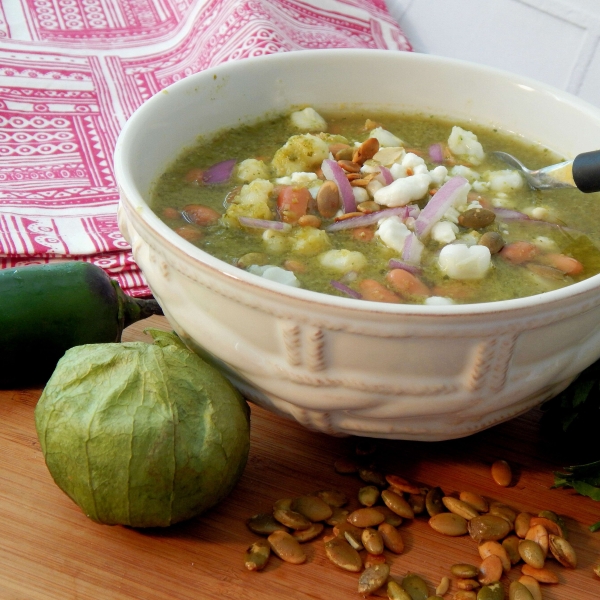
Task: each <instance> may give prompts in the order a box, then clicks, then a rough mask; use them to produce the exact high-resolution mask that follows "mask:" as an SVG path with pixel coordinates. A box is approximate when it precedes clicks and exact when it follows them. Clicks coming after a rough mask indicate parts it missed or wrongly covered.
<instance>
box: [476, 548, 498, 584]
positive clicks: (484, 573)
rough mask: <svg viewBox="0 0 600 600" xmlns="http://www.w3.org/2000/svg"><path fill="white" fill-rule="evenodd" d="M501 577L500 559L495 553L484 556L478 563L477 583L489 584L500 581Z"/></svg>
mask: <svg viewBox="0 0 600 600" xmlns="http://www.w3.org/2000/svg"><path fill="white" fill-rule="evenodd" d="M501 577H502V561H501V560H500V558H499V557H498V556H496V555H495V554H490V555H489V556H486V557H485V558H484V559H483V560H482V561H481V564H480V565H479V577H478V580H479V583H481V585H491V584H492V583H496V582H497V581H500V579H501Z"/></svg>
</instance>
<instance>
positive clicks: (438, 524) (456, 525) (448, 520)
mask: <svg viewBox="0 0 600 600" xmlns="http://www.w3.org/2000/svg"><path fill="white" fill-rule="evenodd" d="M429 525H430V526H431V528H432V529H433V530H434V531H437V532H438V533H441V534H443V535H449V536H459V535H465V533H467V521H466V519H465V518H464V517H461V516H460V515H455V514H454V513H448V512H447V513H438V514H437V515H435V516H433V517H431V518H430V519H429Z"/></svg>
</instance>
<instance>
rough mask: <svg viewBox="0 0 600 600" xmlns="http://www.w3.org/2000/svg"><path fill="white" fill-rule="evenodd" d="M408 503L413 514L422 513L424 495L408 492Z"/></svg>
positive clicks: (423, 509)
mask: <svg viewBox="0 0 600 600" xmlns="http://www.w3.org/2000/svg"><path fill="white" fill-rule="evenodd" d="M408 504H409V505H410V507H411V508H412V510H413V513H415V515H422V514H423V513H424V512H425V495H424V494H409V495H408Z"/></svg>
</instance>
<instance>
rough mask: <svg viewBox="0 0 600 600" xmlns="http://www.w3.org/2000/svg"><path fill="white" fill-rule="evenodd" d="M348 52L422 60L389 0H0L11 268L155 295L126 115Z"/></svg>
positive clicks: (2, 236)
mask: <svg viewBox="0 0 600 600" xmlns="http://www.w3.org/2000/svg"><path fill="white" fill-rule="evenodd" d="M343 47H351V48H384V49H390V50H410V49H411V47H410V44H409V42H408V41H407V39H406V38H405V36H404V34H403V33H402V31H401V30H400V28H399V27H398V25H397V23H396V22H395V21H394V20H393V19H392V18H391V16H390V15H389V13H388V11H387V9H386V6H385V3H384V0H304V1H300V0H0V268H7V267H14V266H17V265H24V264H29V263H35V262H37V263H39V262H50V261H58V260H73V259H75V260H85V261H90V262H93V263H94V264H96V265H98V266H100V267H102V268H104V269H105V270H106V272H107V273H108V274H109V275H110V276H111V277H113V278H115V279H117V281H118V282H119V284H120V285H121V287H122V288H123V289H124V290H126V291H127V292H128V293H129V294H131V295H134V296H145V295H149V293H150V292H149V290H148V287H147V286H146V283H145V281H144V278H143V276H142V274H141V272H140V270H139V269H138V267H137V265H136V264H135V262H134V261H133V258H132V256H131V253H130V251H129V246H128V244H127V242H126V241H125V240H124V239H123V237H122V236H121V234H120V232H119V229H118V227H117V219H116V208H117V203H118V192H117V188H116V185H115V177H114V172H113V165H112V154H113V149H114V147H115V142H116V139H117V136H118V134H119V131H120V129H121V127H122V126H123V124H124V123H125V121H126V120H127V118H128V117H129V116H130V115H131V114H132V113H133V111H134V110H135V109H136V108H137V107H138V106H139V105H140V104H142V103H143V102H144V101H145V100H147V99H148V98H150V96H152V95H153V94H155V93H156V92H158V91H159V90H160V89H162V88H164V87H165V86H167V85H169V84H171V83H173V82H175V81H177V80H179V79H182V78H183V77H186V76H187V75H190V74H191V73H195V72H197V71H201V70H202V69H206V68H208V67H212V66H215V65H218V64H220V63H223V62H226V61H229V60H237V59H241V58H245V57H248V56H258V55H262V54H271V53H273V52H283V51H287V50H297V49H312V48H343Z"/></svg>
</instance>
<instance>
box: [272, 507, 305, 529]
mask: <svg viewBox="0 0 600 600" xmlns="http://www.w3.org/2000/svg"><path fill="white" fill-rule="evenodd" d="M273 516H274V517H275V520H277V521H279V522H280V523H282V524H283V525H285V526H286V527H291V528H292V529H308V528H309V527H310V525H311V523H310V521H309V520H308V519H307V518H306V517H305V516H304V515H301V514H300V513H299V512H296V511H295V510H286V509H284V508H282V509H278V510H274V511H273Z"/></svg>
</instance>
